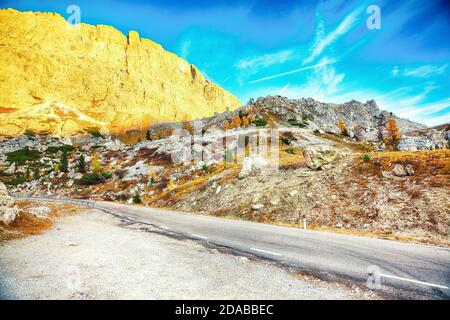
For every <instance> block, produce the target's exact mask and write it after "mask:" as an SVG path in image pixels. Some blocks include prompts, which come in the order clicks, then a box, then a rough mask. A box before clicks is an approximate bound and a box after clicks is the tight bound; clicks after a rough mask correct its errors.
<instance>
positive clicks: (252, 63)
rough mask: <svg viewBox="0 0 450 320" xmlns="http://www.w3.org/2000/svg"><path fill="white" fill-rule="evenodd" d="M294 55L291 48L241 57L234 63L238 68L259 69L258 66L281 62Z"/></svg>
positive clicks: (265, 66) (263, 66)
mask: <svg viewBox="0 0 450 320" xmlns="http://www.w3.org/2000/svg"><path fill="white" fill-rule="evenodd" d="M293 56H294V51H293V50H283V51H280V52H277V53H269V54H264V55H262V56H258V57H253V58H248V59H242V60H240V61H238V63H236V67H237V68H238V69H247V70H249V69H250V70H253V71H255V70H259V69H260V68H267V67H270V66H272V65H275V64H282V63H285V62H286V61H288V60H290V59H292V58H293Z"/></svg>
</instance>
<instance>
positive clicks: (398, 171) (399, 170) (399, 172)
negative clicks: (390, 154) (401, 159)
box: [392, 163, 407, 177]
mask: <svg viewBox="0 0 450 320" xmlns="http://www.w3.org/2000/svg"><path fill="white" fill-rule="evenodd" d="M392 173H393V174H394V176H396V177H405V176H406V175H407V172H406V170H405V168H404V167H403V166H402V165H401V164H398V163H397V164H396V165H394V168H392Z"/></svg>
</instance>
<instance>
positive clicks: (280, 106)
mask: <svg viewBox="0 0 450 320" xmlns="http://www.w3.org/2000/svg"><path fill="white" fill-rule="evenodd" d="M247 114H251V115H253V116H254V117H256V118H265V119H271V120H272V121H275V122H277V123H278V124H279V125H286V124H287V125H292V126H298V127H301V128H307V129H309V130H311V131H313V130H318V131H321V132H328V133H341V130H340V128H339V127H338V124H339V122H340V121H342V122H343V123H344V124H345V126H346V128H347V132H348V134H349V135H350V137H351V138H354V139H355V140H358V141H365V140H368V141H379V140H380V138H383V137H384V135H385V133H386V130H385V128H386V123H387V120H388V119H389V118H394V119H395V121H396V122H397V124H398V126H399V128H400V131H401V133H402V134H405V133H408V132H410V131H417V130H421V129H424V128H426V126H424V125H422V124H420V123H416V122H413V121H409V120H406V119H402V118H399V117H397V116H396V115H394V114H392V113H390V112H387V111H383V110H380V108H379V107H378V105H377V104H376V102H375V101H374V100H371V101H367V102H366V103H361V102H358V101H354V100H352V101H349V102H346V103H343V104H334V103H322V102H319V101H316V100H314V99H312V98H307V99H305V98H302V99H288V98H285V97H281V96H267V97H262V98H258V99H257V100H256V101H255V102H254V103H252V104H248V105H246V106H244V107H242V108H239V109H237V110H234V111H232V112H226V113H222V114H218V115H215V116H214V117H211V118H206V119H203V128H206V129H207V128H212V127H221V126H223V123H224V122H225V121H229V120H231V119H233V118H235V117H236V116H237V115H247Z"/></svg>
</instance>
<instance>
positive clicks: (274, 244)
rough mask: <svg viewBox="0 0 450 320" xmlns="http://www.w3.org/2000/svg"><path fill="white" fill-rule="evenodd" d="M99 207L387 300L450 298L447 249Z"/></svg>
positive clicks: (449, 253)
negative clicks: (369, 291) (366, 290)
mask: <svg viewBox="0 0 450 320" xmlns="http://www.w3.org/2000/svg"><path fill="white" fill-rule="evenodd" d="M96 207H97V208H100V209H103V210H107V211H109V212H110V213H112V214H115V215H117V216H120V217H122V218H124V219H128V220H131V221H136V222H140V223H145V224H150V225H152V226H154V227H156V228H159V229H160V230H161V232H162V233H169V234H170V233H172V234H176V235H178V236H182V237H188V238H192V239H198V240H199V241H205V242H209V243H211V244H214V245H218V246H222V247H226V248H231V249H234V250H236V251H240V252H245V253H249V254H253V255H256V256H259V257H262V258H265V259H270V260H272V261H275V262H277V263H280V264H282V265H284V266H288V267H290V268H295V269H296V270H298V271H300V272H304V273H308V274H312V275H314V276H316V277H319V278H321V279H324V280H328V281H330V280H336V281H344V282H351V283H357V284H359V285H361V286H367V283H369V284H371V287H372V289H374V290H375V291H377V292H379V293H381V294H382V295H384V296H386V297H388V298H419V299H420V298H425V299H429V298H433V299H449V298H450V289H449V288H450V249H449V248H443V247H436V246H430V245H424V244H413V243H404V242H399V241H392V240H383V239H376V238H369V237H361V236H351V235H343V234H335V233H329V232H319V231H311V230H303V229H297V228H289V227H280V226H274V225H268V224H261V223H255V222H249V221H240V220H229V219H223V218H217V217H211V216H203V215H195V214H190V213H182V212H178V211H171V210H163V209H156V208H146V207H140V206H131V205H123V204H116V203H111V202H96ZM112 245H113V244H112ZM268 276H270V275H268Z"/></svg>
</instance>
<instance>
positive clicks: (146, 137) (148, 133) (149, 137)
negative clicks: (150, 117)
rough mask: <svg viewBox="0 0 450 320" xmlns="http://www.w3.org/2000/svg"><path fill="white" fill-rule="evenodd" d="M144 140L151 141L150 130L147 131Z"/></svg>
mask: <svg viewBox="0 0 450 320" xmlns="http://www.w3.org/2000/svg"><path fill="white" fill-rule="evenodd" d="M145 140H147V141H151V140H152V134H151V133H150V130H147V132H146V133H145Z"/></svg>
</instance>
